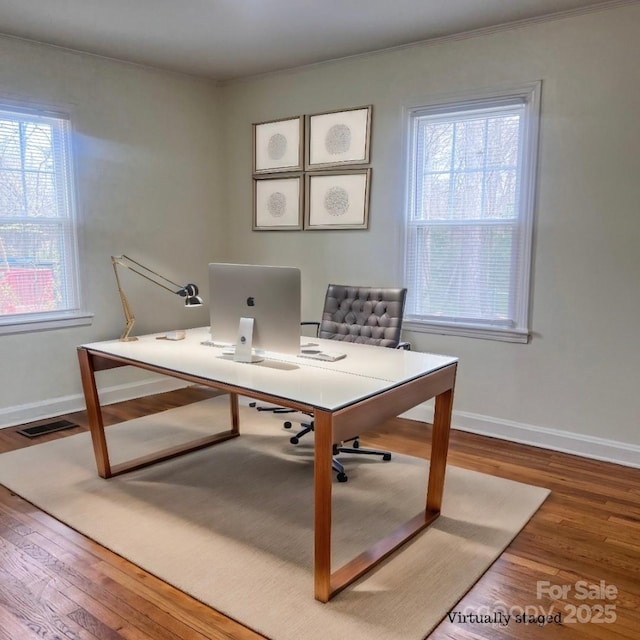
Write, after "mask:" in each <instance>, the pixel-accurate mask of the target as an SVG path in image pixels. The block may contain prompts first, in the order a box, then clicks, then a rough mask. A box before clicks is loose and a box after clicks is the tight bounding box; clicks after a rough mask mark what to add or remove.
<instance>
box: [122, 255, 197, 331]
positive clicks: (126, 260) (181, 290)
mask: <svg viewBox="0 0 640 640" xmlns="http://www.w3.org/2000/svg"><path fill="white" fill-rule="evenodd" d="M111 264H112V265H113V272H114V273H115V275H116V283H117V284H118V293H119V294H120V301H121V302H122V310H123V311H124V317H125V321H126V326H125V329H124V331H123V333H122V335H121V336H120V340H121V342H129V341H131V340H137V338H134V337H131V336H129V334H130V333H131V330H132V329H133V324H134V322H135V318H134V316H133V311H131V306H130V305H129V300H128V299H127V296H126V295H125V293H124V291H123V289H122V285H121V283H120V276H119V274H118V267H124V268H125V269H129V271H133V272H134V273H137V274H138V275H139V276H142V277H143V278H145V279H146V280H149V282H152V283H153V284H155V285H157V286H158V287H161V288H162V289H166V290H167V291H169V292H171V293H175V294H176V295H179V296H181V297H182V298H184V299H185V302H184V304H185V307H197V306H200V305H201V304H202V298H201V297H200V296H198V287H197V285H195V284H185V285H180V284H178V283H177V282H174V281H173V280H169V278H166V277H165V276H162V275H160V274H159V273H158V272H156V271H153V269H149V267H145V266H144V265H143V264H140V263H139V262H138V261H136V260H134V259H133V258H130V257H129V256H125V255H120V256H111ZM132 265H135V266H132ZM136 267H139V268H136ZM149 274H151V275H149ZM159 280H164V282H168V283H169V284H171V285H173V286H174V288H173V289H172V288H171V287H168V286H167V285H166V284H164V282H160V281H159Z"/></svg>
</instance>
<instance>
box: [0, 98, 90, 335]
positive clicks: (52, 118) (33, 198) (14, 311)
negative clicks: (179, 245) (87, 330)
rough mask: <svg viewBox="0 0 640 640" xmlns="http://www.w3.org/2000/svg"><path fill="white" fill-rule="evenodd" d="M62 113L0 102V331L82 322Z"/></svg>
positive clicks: (65, 124) (67, 144)
mask: <svg viewBox="0 0 640 640" xmlns="http://www.w3.org/2000/svg"><path fill="white" fill-rule="evenodd" d="M70 138H71V128H70V123H69V119H68V118H67V117H65V116H63V115H60V114H53V113H43V112H42V111H36V110H33V111H32V110H27V109H17V108H14V107H9V106H6V105H0V333H15V332H19V331H29V330H33V329H37V328H43V329H50V328H54V327H59V326H68V325H69V324H86V319H87V318H88V317H89V316H88V314H86V313H84V314H83V313H81V312H80V301H79V291H78V277H77V244H76V224H75V211H74V198H73V182H72V175H71V168H72V163H71V157H70V146H71V144H70V142H71V141H70Z"/></svg>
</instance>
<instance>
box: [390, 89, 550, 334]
mask: <svg viewBox="0 0 640 640" xmlns="http://www.w3.org/2000/svg"><path fill="white" fill-rule="evenodd" d="M541 85H542V83H541V81H536V82H532V83H528V84H524V85H519V86H514V87H510V88H506V89H497V90H492V91H484V92H477V93H472V94H464V95H457V96H442V97H439V98H435V99H431V100H429V99H424V100H420V101H415V102H413V103H412V104H407V105H405V107H404V110H403V111H404V122H403V125H404V126H403V130H404V132H405V136H406V137H405V145H406V146H405V167H406V186H405V203H404V211H405V219H404V225H405V238H404V242H405V245H404V251H403V265H402V270H403V271H402V272H403V274H404V281H405V286H407V287H409V289H410V288H411V286H412V283H410V282H408V268H407V267H408V260H409V259H410V256H409V252H408V247H409V246H411V245H410V243H411V234H412V232H413V231H414V229H417V227H418V224H416V223H415V222H414V220H413V218H412V211H413V207H414V191H415V184H416V168H415V163H414V160H415V158H416V150H415V136H414V122H415V121H416V118H417V117H418V116H420V115H426V114H430V115H431V114H438V113H441V114H445V113H458V112H461V111H462V112H463V111H467V110H473V109H483V108H485V109H486V108H491V107H499V106H501V105H508V104H510V103H511V104H513V103H518V102H520V103H521V104H522V105H523V106H524V107H525V115H524V118H523V127H522V138H521V143H522V145H521V149H520V153H521V174H520V176H519V180H520V188H519V196H520V197H519V207H520V210H519V218H518V226H519V227H520V229H521V233H520V234H519V239H520V253H519V257H520V260H519V264H518V268H517V269H515V272H516V273H515V274H514V276H515V275H516V274H517V277H516V278H515V300H514V306H513V309H514V318H513V322H512V324H511V325H510V326H505V325H504V324H495V325H494V324H491V323H471V322H468V321H463V320H456V319H455V318H447V319H446V320H445V319H443V320H436V319H433V318H432V317H430V318H427V317H425V316H419V315H417V314H412V313H411V310H410V309H409V310H408V313H405V321H404V323H403V327H404V328H405V329H406V330H408V331H417V332H423V333H437V334H442V335H454V336H465V337H472V338H484V339H491V340H501V341H505V342H519V343H526V342H528V341H529V336H530V317H529V316H530V297H531V263H532V247H533V223H534V210H535V191H536V174H537V158H538V130H539V120H540V92H541ZM409 295H410V296H411V291H409ZM408 306H409V305H408Z"/></svg>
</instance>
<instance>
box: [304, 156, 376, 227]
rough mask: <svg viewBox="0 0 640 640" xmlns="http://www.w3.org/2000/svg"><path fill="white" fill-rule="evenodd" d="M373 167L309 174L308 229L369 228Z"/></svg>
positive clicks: (307, 188)
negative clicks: (370, 188) (370, 187)
mask: <svg viewBox="0 0 640 640" xmlns="http://www.w3.org/2000/svg"><path fill="white" fill-rule="evenodd" d="M370 176H371V169H361V170H358V171H349V172H340V171H323V172H322V173H320V172H318V173H310V174H307V178H306V179H307V186H306V193H307V198H306V209H305V224H304V227H305V229H366V228H368V226H369V182H370Z"/></svg>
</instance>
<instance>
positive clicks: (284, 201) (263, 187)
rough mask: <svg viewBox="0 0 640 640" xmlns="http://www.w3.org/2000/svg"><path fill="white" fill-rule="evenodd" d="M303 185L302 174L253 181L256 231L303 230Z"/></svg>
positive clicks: (254, 225) (254, 226) (254, 224)
mask: <svg viewBox="0 0 640 640" xmlns="http://www.w3.org/2000/svg"><path fill="white" fill-rule="evenodd" d="M303 208H304V182H303V179H302V174H296V175H276V176H269V177H262V178H254V179H253V230H254V231H297V230H300V229H302V215H303Z"/></svg>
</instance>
